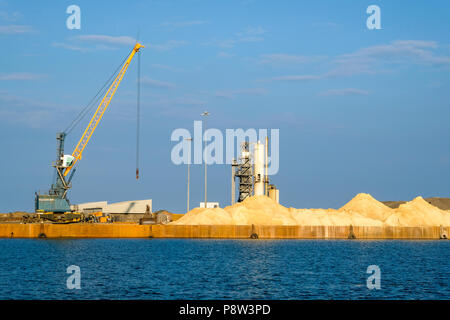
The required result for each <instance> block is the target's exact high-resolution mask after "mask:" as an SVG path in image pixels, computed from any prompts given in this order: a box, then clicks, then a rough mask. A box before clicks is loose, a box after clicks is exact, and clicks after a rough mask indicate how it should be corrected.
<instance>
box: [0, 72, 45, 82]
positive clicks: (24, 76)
mask: <svg viewBox="0 0 450 320" xmlns="http://www.w3.org/2000/svg"><path fill="white" fill-rule="evenodd" d="M46 77H47V75H45V74H36V73H27V72H14V73H0V81H29V80H39V79H42V78H46Z"/></svg>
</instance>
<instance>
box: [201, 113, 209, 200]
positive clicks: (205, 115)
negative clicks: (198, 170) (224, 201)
mask: <svg viewBox="0 0 450 320" xmlns="http://www.w3.org/2000/svg"><path fill="white" fill-rule="evenodd" d="M201 115H202V116H203V117H205V133H204V135H205V138H204V139H203V156H204V157H203V158H204V160H205V209H206V204H207V203H208V202H207V201H208V198H207V190H208V189H207V181H208V180H207V169H206V168H207V165H206V154H205V151H206V148H205V146H206V119H207V117H208V116H209V112H208V111H205V112H203V113H202V114H201Z"/></svg>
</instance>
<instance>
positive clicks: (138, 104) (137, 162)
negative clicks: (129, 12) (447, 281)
mask: <svg viewBox="0 0 450 320" xmlns="http://www.w3.org/2000/svg"><path fill="white" fill-rule="evenodd" d="M136 102H137V106H136V180H138V179H139V133H140V132H139V131H140V130H139V122H140V121H139V120H140V113H141V110H140V108H141V107H140V105H141V51H139V52H138V70H137V100H136Z"/></svg>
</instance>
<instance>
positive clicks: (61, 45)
mask: <svg viewBox="0 0 450 320" xmlns="http://www.w3.org/2000/svg"><path fill="white" fill-rule="evenodd" d="M52 46H53V47H55V48H63V49H67V50H73V51H80V52H87V51H90V50H92V48H88V47H81V46H77V45H73V44H70V43H64V42H53V43H52Z"/></svg>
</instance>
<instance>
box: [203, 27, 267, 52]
mask: <svg viewBox="0 0 450 320" xmlns="http://www.w3.org/2000/svg"><path fill="white" fill-rule="evenodd" d="M265 33H267V31H266V30H265V29H263V28H262V27H248V28H246V29H244V30H243V31H241V32H238V33H236V34H235V35H234V36H233V37H231V38H229V39H222V40H217V39H213V40H211V41H209V42H206V43H205V45H213V46H218V47H220V48H233V47H234V46H236V45H237V44H238V43H246V42H260V41H264V37H263V35H264V34H265Z"/></svg>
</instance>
